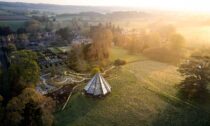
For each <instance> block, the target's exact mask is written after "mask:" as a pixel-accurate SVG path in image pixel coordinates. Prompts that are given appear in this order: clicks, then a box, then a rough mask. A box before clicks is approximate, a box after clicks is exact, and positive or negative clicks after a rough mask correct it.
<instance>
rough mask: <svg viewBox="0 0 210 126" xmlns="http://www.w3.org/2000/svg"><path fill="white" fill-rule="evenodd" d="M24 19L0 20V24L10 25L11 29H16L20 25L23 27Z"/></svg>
mask: <svg viewBox="0 0 210 126" xmlns="http://www.w3.org/2000/svg"><path fill="white" fill-rule="evenodd" d="M24 23H25V20H20V21H13V20H11V21H0V26H10V27H11V29H12V30H17V29H18V28H20V27H23V25H24Z"/></svg>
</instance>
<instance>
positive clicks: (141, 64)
mask: <svg viewBox="0 0 210 126" xmlns="http://www.w3.org/2000/svg"><path fill="white" fill-rule="evenodd" d="M113 52H114V53H113ZM120 54H121V55H123V56H120ZM112 55H114V56H112V59H115V58H118V57H116V56H117V55H119V56H120V58H124V59H126V60H129V61H136V60H138V61H137V62H133V63H129V64H127V65H125V66H123V67H121V68H119V69H116V70H114V71H113V72H112V75H111V77H110V78H107V80H108V82H109V83H110V85H111V86H112V93H111V94H109V95H108V96H106V97H105V98H103V99H97V98H90V97H87V96H85V95H83V94H82V93H81V92H78V93H76V94H75V95H73V96H72V98H71V100H70V102H69V104H68V106H67V108H66V110H64V111H60V112H57V113H56V114H55V125H56V126H208V125H209V124H210V122H209V121H210V120H209V119H210V116H209V114H207V113H206V112H205V111H201V110H200V109H198V108H196V107H197V106H194V105H192V104H190V103H186V102H184V101H182V100H180V99H178V98H177V97H176V94H177V89H176V84H178V83H179V82H180V81H181V80H182V77H181V76H180V75H179V73H178V72H177V71H176V69H177V68H176V67H174V66H171V65H167V64H164V63H159V62H156V61H151V60H145V58H143V57H142V56H141V55H139V56H137V55H136V56H132V57H133V58H130V56H129V55H128V54H126V52H125V51H124V50H122V49H119V48H114V49H113V50H112ZM84 86H85V85H84ZM82 87H83V86H82Z"/></svg>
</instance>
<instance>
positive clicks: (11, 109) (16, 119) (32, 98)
mask: <svg viewBox="0 0 210 126" xmlns="http://www.w3.org/2000/svg"><path fill="white" fill-rule="evenodd" d="M54 107H55V103H54V102H53V100H52V99H51V98H48V97H45V96H43V95H41V94H39V93H37V92H36V91H35V90H34V89H32V88H26V89H24V90H23V91H22V93H21V94H20V95H18V96H17V97H13V98H12V99H11V100H10V101H9V103H8V104H7V108H6V110H7V119H6V124H7V125H10V126H51V125H52V124H53V114H52V113H53V111H54Z"/></svg>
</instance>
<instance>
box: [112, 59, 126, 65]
mask: <svg viewBox="0 0 210 126" xmlns="http://www.w3.org/2000/svg"><path fill="white" fill-rule="evenodd" d="M126 63H127V62H126V61H125V60H121V59H117V60H115V61H114V65H115V66H121V65H125V64H126Z"/></svg>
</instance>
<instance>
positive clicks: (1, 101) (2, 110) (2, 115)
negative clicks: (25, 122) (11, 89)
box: [0, 95, 5, 122]
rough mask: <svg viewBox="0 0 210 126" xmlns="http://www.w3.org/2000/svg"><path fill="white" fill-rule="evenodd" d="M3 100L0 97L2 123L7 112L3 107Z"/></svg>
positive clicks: (0, 119)
mask: <svg viewBox="0 0 210 126" xmlns="http://www.w3.org/2000/svg"><path fill="white" fill-rule="evenodd" d="M3 100H4V98H3V97H2V96H1V95H0V121H1V122H3V118H4V114H5V111H4V107H3V104H2V103H3Z"/></svg>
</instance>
